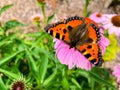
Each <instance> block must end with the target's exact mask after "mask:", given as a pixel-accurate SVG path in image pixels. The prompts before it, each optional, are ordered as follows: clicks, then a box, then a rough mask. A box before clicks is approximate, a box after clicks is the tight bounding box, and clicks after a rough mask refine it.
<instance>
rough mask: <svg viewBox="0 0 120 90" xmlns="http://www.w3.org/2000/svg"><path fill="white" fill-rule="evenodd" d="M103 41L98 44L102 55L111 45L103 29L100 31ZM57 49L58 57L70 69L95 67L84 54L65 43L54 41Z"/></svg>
mask: <svg viewBox="0 0 120 90" xmlns="http://www.w3.org/2000/svg"><path fill="white" fill-rule="evenodd" d="M100 34H101V40H100V41H99V42H98V44H99V46H100V48H101V50H102V55H103V54H104V52H105V49H106V46H108V45H109V40H108V39H107V38H105V37H104V36H103V28H101V29H100ZM54 42H55V45H54V48H55V49H56V56H57V57H58V59H59V61H60V63H62V64H65V65H68V68H69V69H72V68H73V67H74V66H76V67H77V68H81V69H85V70H90V69H91V68H92V67H93V66H94V65H93V64H92V63H91V62H90V61H89V60H87V59H86V58H85V57H84V56H83V55H82V53H80V52H79V51H78V50H76V49H75V48H71V49H70V46H69V45H68V44H66V43H65V42H63V41H61V40H58V39H54Z"/></svg>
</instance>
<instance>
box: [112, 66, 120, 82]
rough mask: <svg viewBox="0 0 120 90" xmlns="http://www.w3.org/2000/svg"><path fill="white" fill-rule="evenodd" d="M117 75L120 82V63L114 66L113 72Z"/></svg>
mask: <svg viewBox="0 0 120 90" xmlns="http://www.w3.org/2000/svg"><path fill="white" fill-rule="evenodd" d="M112 74H113V75H114V76H115V77H117V82H118V83H119V84H120V65H118V66H116V67H115V68H114V71H113V73H112Z"/></svg>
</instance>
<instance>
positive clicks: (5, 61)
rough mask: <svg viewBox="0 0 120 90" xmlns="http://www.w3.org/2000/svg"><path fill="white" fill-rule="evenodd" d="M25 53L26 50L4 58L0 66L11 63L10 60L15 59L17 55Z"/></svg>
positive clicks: (0, 61)
mask: <svg viewBox="0 0 120 90" xmlns="http://www.w3.org/2000/svg"><path fill="white" fill-rule="evenodd" d="M23 51H24V50H20V51H17V52H15V53H14V54H12V55H9V56H7V57H6V58H4V59H1V60H0V66H2V65H3V64H5V63H7V62H9V61H10V60H12V59H11V58H13V57H15V56H16V55H17V54H19V53H21V52H23Z"/></svg>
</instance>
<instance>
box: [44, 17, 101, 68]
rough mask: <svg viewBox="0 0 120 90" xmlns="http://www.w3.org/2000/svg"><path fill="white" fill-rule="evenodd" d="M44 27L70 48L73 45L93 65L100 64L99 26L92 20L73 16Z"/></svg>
mask: <svg viewBox="0 0 120 90" xmlns="http://www.w3.org/2000/svg"><path fill="white" fill-rule="evenodd" d="M44 29H45V31H46V32H47V33H49V34H50V35H52V36H53V37H54V38H57V39H60V40H62V41H64V42H65V43H66V44H68V45H70V48H73V47H75V48H76V49H77V50H78V51H79V52H80V53H82V55H84V56H85V57H86V58H87V59H88V60H89V61H90V62H91V63H93V64H94V65H96V66H100V65H102V62H103V59H102V55H101V49H100V46H99V45H98V41H99V40H100V38H101V35H100V31H99V29H100V28H99V26H98V24H97V23H95V22H94V21H93V20H91V19H89V18H86V17H79V16H74V17H69V18H68V19H64V20H62V21H59V22H57V23H54V24H48V25H47V26H46V27H45V28H44Z"/></svg>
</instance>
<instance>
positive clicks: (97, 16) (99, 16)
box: [90, 12, 103, 24]
mask: <svg viewBox="0 0 120 90" xmlns="http://www.w3.org/2000/svg"><path fill="white" fill-rule="evenodd" d="M90 18H91V19H92V20H94V21H95V22H97V23H99V24H100V23H102V22H103V14H102V13H100V12H95V13H92V14H91V15H90Z"/></svg>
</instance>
